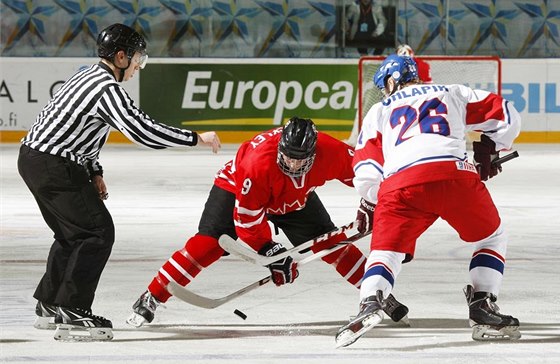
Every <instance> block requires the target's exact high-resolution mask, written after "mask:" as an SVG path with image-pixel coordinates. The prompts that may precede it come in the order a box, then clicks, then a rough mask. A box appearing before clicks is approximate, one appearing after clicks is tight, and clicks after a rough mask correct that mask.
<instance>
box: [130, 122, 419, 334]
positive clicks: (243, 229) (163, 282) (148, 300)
mask: <svg viewBox="0 0 560 364" xmlns="http://www.w3.org/2000/svg"><path fill="white" fill-rule="evenodd" d="M353 155H354V149H353V148H352V147H350V146H348V145H347V144H345V143H343V142H341V141H339V140H337V139H334V138H332V137H330V136H329V135H327V134H324V133H321V132H317V130H316V128H315V124H314V123H313V122H312V121H311V120H310V119H301V118H298V117H293V118H291V119H290V120H289V121H288V123H287V124H286V125H285V126H284V127H283V128H282V127H280V128H276V129H272V130H270V131H267V132H264V133H262V134H259V135H257V136H255V137H254V138H253V139H251V140H249V141H247V142H245V143H243V144H242V145H241V146H240V148H239V150H238V151H237V154H236V156H235V159H234V160H232V161H230V162H228V163H226V165H225V166H224V167H223V168H222V169H221V170H220V171H219V172H218V174H217V176H216V179H215V181H214V186H213V187H212V189H211V191H210V194H209V196H208V200H207V202H206V205H205V207H204V211H203V213H202V216H201V219H200V223H199V226H198V233H197V234H196V235H195V236H193V237H191V238H190V239H189V240H188V241H187V243H186V244H185V246H184V247H183V248H182V249H180V250H178V251H176V252H175V253H173V255H172V256H171V258H169V260H168V261H167V262H166V263H165V264H164V265H163V266H162V267H161V268H160V270H159V271H158V273H157V275H156V277H155V278H154V279H153V280H152V282H151V283H150V285H149V286H148V290H147V291H146V292H145V293H144V294H142V295H141V297H140V298H139V299H138V300H137V301H136V303H135V304H134V305H133V310H134V313H133V314H132V315H131V316H130V317H129V319H128V320H127V322H128V323H129V324H131V325H133V326H136V327H139V326H142V325H143V324H144V323H146V322H151V321H152V320H153V318H154V312H155V310H156V308H157V306H158V305H159V304H160V303H162V302H166V301H167V300H168V299H169V297H170V296H171V294H170V293H169V292H168V291H167V289H166V287H167V284H168V283H169V282H170V281H171V280H173V281H175V282H177V283H178V284H180V285H182V286H185V285H187V284H188V283H190V282H191V281H192V280H193V279H194V278H195V277H196V276H197V275H198V274H199V273H200V271H201V270H202V269H204V268H206V267H208V266H209V265H210V264H212V263H214V262H215V261H217V260H218V259H220V257H222V256H223V255H224V250H223V249H222V248H221V247H220V245H219V244H218V239H219V237H220V236H221V235H223V234H227V235H229V236H230V237H232V238H234V239H237V238H238V237H239V238H240V239H241V240H243V241H244V242H245V243H247V244H248V245H249V246H250V247H251V248H253V249H254V250H255V251H257V252H259V254H262V255H264V256H273V255H276V254H279V253H281V252H283V251H285V250H286V249H285V248H284V247H283V246H282V244H280V243H277V242H275V241H273V238H272V233H271V229H270V226H269V223H268V222H269V221H270V222H271V223H273V224H274V225H275V226H276V227H277V228H279V229H281V230H282V231H283V232H284V233H285V235H286V236H287V237H288V239H289V240H290V242H291V243H292V244H293V245H295V246H297V245H299V244H301V243H303V242H305V241H308V240H311V239H313V238H315V237H317V236H319V235H322V234H325V233H327V232H330V231H332V230H334V229H335V225H334V224H333V222H332V221H331V218H330V216H329V214H328V212H327V210H326V209H325V207H324V206H323V204H322V203H321V200H320V199H319V197H318V195H317V193H315V192H314V190H315V188H317V187H319V186H322V185H324V184H325V182H327V181H331V180H339V181H340V182H342V183H344V184H346V185H347V186H350V187H352V186H353V184H352V179H353V177H354V172H353V169H352V158H353ZM368 216H369V215H368V214H367V213H363V212H362V211H361V209H359V210H358V220H359V221H361V222H362V224H360V231H365V230H368V229H369V230H371V223H370V222H369V224H368V221H367V217H368ZM369 230H368V231H369ZM345 238H346V236H345V235H344V234H340V235H335V236H333V237H332V238H331V239H329V240H327V241H325V242H322V243H321V248H325V247H328V246H332V245H334V244H336V243H338V242H339V241H342V240H344V239H345ZM312 250H313V251H315V248H312ZM322 259H323V260H324V261H325V262H327V263H329V264H331V265H332V266H333V267H334V268H335V269H336V271H337V272H338V273H339V274H340V275H341V276H342V277H344V278H345V279H346V280H347V281H348V282H349V283H350V284H352V285H354V286H356V287H359V286H360V282H361V278H362V274H363V270H364V262H365V260H366V258H365V256H364V255H363V254H362V252H361V251H360V250H359V249H358V248H356V247H355V246H354V245H348V246H347V247H346V248H343V249H340V250H337V251H335V252H333V253H331V254H328V255H326V256H325V257H323V258H322ZM268 268H269V269H270V272H271V275H272V280H273V282H274V283H275V284H276V285H282V284H285V283H292V282H293V281H294V280H295V279H296V278H297V277H298V274H299V273H298V270H297V264H296V263H295V262H294V260H293V259H292V257H289V256H288V257H286V258H284V259H281V260H279V261H276V262H274V263H272V264H270V265H269V266H268ZM390 300H391V302H396V303H397V304H398V305H399V306H400V310H404V311H405V312H402V311H401V313H399V315H400V316H404V315H406V312H408V309H407V308H406V306H404V305H402V304H399V303H398V302H397V301H396V300H394V297H392V296H391V298H390ZM388 311H389V309H388ZM392 313H394V311H389V312H388V314H389V316H391V317H392V318H395V317H396V316H392ZM397 320H398V319H397Z"/></svg>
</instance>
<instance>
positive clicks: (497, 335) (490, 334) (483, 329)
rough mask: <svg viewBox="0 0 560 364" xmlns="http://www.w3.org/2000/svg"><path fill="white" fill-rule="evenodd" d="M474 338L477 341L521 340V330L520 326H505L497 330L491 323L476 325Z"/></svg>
mask: <svg viewBox="0 0 560 364" xmlns="http://www.w3.org/2000/svg"><path fill="white" fill-rule="evenodd" d="M472 329H473V333H472V338H473V340H476V341H503V340H519V339H520V338H521V332H519V326H505V327H502V328H501V329H500V330H496V329H494V328H492V327H491V326H489V325H474V326H473V327H472Z"/></svg>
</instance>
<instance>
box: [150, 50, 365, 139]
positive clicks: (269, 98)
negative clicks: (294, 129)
mask: <svg viewBox="0 0 560 364" xmlns="http://www.w3.org/2000/svg"><path fill="white" fill-rule="evenodd" d="M272 62H273V63H271V62H270V61H266V62H265V61H261V62H258V63H257V62H247V63H243V62H239V61H234V62H232V60H227V62H225V63H181V64H173V63H171V64H169V63H157V64H151V65H150V66H149V67H146V69H145V70H143V71H142V77H141V79H140V103H141V105H142V108H143V109H144V111H146V112H147V113H148V114H149V115H152V116H154V117H155V118H156V119H158V120H166V122H167V123H171V124H173V125H176V126H182V127H186V126H188V127H191V128H193V129H200V128H201V127H202V128H209V127H210V128H212V129H213V130H229V131H252V132H255V131H261V130H267V129H270V128H271V127H274V126H278V125H281V124H282V122H283V121H284V120H287V119H289V118H290V117H291V116H293V115H298V116H300V117H305V118H311V119H313V120H314V121H315V122H316V123H317V124H318V125H319V126H320V128H321V130H325V131H346V132H349V131H350V129H351V128H352V122H353V120H354V117H355V114H356V101H357V88H356V87H357V72H356V62H355V61H352V62H351V63H349V62H347V63H346V64H344V63H343V62H333V61H331V63H319V64H317V63H316V62H314V63H311V62H296V61H290V62H279V63H274V61H272Z"/></svg>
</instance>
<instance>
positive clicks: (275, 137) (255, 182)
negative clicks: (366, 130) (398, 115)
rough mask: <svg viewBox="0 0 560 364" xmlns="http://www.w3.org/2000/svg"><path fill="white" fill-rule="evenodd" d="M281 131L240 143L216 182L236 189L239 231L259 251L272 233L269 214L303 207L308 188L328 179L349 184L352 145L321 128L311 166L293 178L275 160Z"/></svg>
mask: <svg viewBox="0 0 560 364" xmlns="http://www.w3.org/2000/svg"><path fill="white" fill-rule="evenodd" d="M281 134H282V128H276V129H272V130H270V131H267V132H264V133H262V134H259V135H257V136H255V137H254V138H253V139H251V140H249V141H247V142H245V143H243V144H242V145H241V146H240V147H239V150H238V151H237V154H236V156H235V158H234V159H233V160H232V161H230V162H228V163H226V165H225V166H224V167H223V168H222V169H221V170H220V171H219V172H218V174H217V176H216V179H215V182H214V183H215V185H216V186H218V187H220V188H222V189H224V190H227V191H230V192H232V193H234V194H235V197H236V201H235V209H234V212H233V218H234V222H235V228H236V232H237V235H238V236H239V238H240V239H241V240H243V241H244V242H245V243H247V244H249V245H250V246H251V247H252V248H253V249H255V250H257V251H258V250H259V248H261V247H262V246H263V245H264V244H265V243H266V242H268V241H270V240H271V239H272V233H271V231H270V226H269V225H268V219H267V217H266V215H267V214H272V215H283V214H286V213H288V212H291V211H296V210H299V209H301V208H303V207H304V206H305V203H306V201H307V196H308V195H309V193H311V192H312V191H313V190H315V188H317V187H319V186H322V185H324V184H325V182H327V181H330V180H335V179H337V180H339V181H341V182H342V183H344V184H346V185H348V186H350V187H352V186H353V185H352V179H353V177H354V172H353V170H352V158H353V155H354V149H353V148H352V147H351V146H349V145H347V144H345V143H343V142H341V141H339V140H337V139H335V138H333V137H331V136H329V135H327V134H324V133H321V132H319V133H318V137H317V146H316V156H315V161H314V163H313V166H312V168H311V170H310V171H309V172H308V173H307V174H305V175H304V176H303V177H300V178H293V177H289V176H287V175H285V174H284V173H283V172H282V171H281V170H280V168H279V167H278V164H277V161H276V160H277V157H278V142H279V140H280V136H281Z"/></svg>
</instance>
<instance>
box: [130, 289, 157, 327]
mask: <svg viewBox="0 0 560 364" xmlns="http://www.w3.org/2000/svg"><path fill="white" fill-rule="evenodd" d="M160 305H161V302H159V301H158V300H157V299H156V298H155V297H154V296H152V294H151V293H150V291H146V292H144V293H143V294H142V296H140V298H139V299H138V300H136V302H135V303H134V305H132V309H133V310H134V313H132V315H130V317H129V318H128V319H126V323H127V324H129V325H132V326H134V327H140V326H142V325H144V324H145V323H146V322H147V323H150V322H152V321H153V320H154V315H155V312H156V309H157V308H158V306H160Z"/></svg>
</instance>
